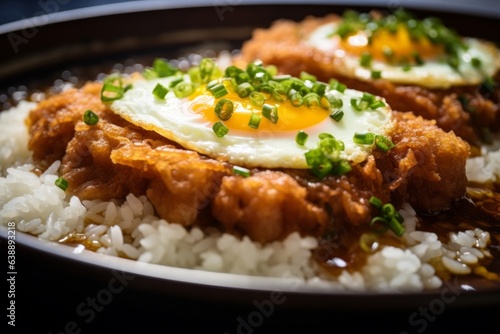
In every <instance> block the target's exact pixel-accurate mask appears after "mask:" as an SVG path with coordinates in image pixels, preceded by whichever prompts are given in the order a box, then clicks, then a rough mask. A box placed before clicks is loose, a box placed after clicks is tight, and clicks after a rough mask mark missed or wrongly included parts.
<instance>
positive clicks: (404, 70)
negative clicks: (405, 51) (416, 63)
mask: <svg viewBox="0 0 500 334" xmlns="http://www.w3.org/2000/svg"><path fill="white" fill-rule="evenodd" d="M411 69H412V67H411V65H410V64H405V65H403V72H410V71H411Z"/></svg>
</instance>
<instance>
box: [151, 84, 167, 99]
mask: <svg viewBox="0 0 500 334" xmlns="http://www.w3.org/2000/svg"><path fill="white" fill-rule="evenodd" d="M167 94H168V89H167V87H165V86H163V85H162V84H161V83H157V84H156V86H155V88H154V89H153V95H154V96H155V97H156V98H158V99H160V100H164V99H165V96H166V95H167Z"/></svg>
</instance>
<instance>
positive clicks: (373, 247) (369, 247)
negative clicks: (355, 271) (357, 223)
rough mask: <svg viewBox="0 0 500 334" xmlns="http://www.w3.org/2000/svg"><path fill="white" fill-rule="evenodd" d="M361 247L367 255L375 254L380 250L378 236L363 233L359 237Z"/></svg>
mask: <svg viewBox="0 0 500 334" xmlns="http://www.w3.org/2000/svg"><path fill="white" fill-rule="evenodd" d="M359 246H360V247H361V249H362V250H363V251H365V252H366V253H374V252H376V251H377V250H378V249H379V247H380V244H379V242H378V237H377V235H376V234H373V233H363V234H361V236H360V237H359Z"/></svg>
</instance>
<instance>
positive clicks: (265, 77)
mask: <svg viewBox="0 0 500 334" xmlns="http://www.w3.org/2000/svg"><path fill="white" fill-rule="evenodd" d="M270 78H271V76H270V75H269V74H268V73H267V72H265V70H262V71H257V72H256V73H255V75H254V76H253V80H252V84H253V85H254V86H260V85H262V84H265V83H267V82H268V81H269V79H270Z"/></svg>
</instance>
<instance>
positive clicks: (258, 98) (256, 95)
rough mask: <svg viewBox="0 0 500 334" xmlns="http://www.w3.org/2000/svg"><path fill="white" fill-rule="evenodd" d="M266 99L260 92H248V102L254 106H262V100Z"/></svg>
mask: <svg viewBox="0 0 500 334" xmlns="http://www.w3.org/2000/svg"><path fill="white" fill-rule="evenodd" d="M265 101H266V96H265V95H264V94H262V93H260V92H251V93H250V103H251V104H252V106H254V107H255V108H262V106H263V105H264V102H265Z"/></svg>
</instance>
